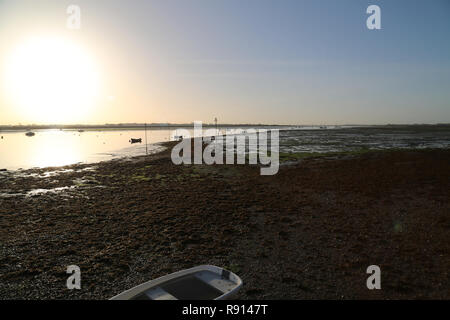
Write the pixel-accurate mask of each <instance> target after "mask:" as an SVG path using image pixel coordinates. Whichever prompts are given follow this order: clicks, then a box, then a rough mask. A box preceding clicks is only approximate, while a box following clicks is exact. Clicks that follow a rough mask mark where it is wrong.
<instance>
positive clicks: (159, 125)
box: [0, 123, 450, 131]
mask: <svg viewBox="0 0 450 320" xmlns="http://www.w3.org/2000/svg"><path fill="white" fill-rule="evenodd" d="M193 126H194V124H193V123H148V124H147V128H150V129H151V128H154V129H165V128H193ZM202 126H203V127H205V128H211V127H212V128H213V127H215V124H214V123H203V124H202ZM217 126H218V127H219V128H224V127H227V128H233V127H236V128H245V127H280V128H282V127H299V128H301V127H325V128H326V127H329V128H331V127H346V126H360V127H372V128H393V129H394V128H395V129H402V128H405V129H406V128H411V127H414V128H416V129H418V128H428V129H438V128H442V127H445V129H448V128H450V123H437V124H384V125H359V124H345V125H279V124H262V123H258V124H249V123H243V124H229V123H221V124H217ZM144 128H145V124H144V123H118V124H108V123H107V124H70V125H61V124H51V125H50V124H49V125H37V124H30V125H0V131H28V130H45V129H57V130H108V129H144Z"/></svg>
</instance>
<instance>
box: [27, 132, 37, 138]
mask: <svg viewBox="0 0 450 320" xmlns="http://www.w3.org/2000/svg"><path fill="white" fill-rule="evenodd" d="M25 135H26V136H27V137H33V136H34V135H35V133H34V132H31V131H28V132H27V133H25Z"/></svg>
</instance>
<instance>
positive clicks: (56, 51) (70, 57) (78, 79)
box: [4, 38, 99, 123]
mask: <svg viewBox="0 0 450 320" xmlns="http://www.w3.org/2000/svg"><path fill="white" fill-rule="evenodd" d="M5 70H6V72H5V79H4V80H5V81H4V83H5V84H6V92H7V93H8V94H9V98H10V100H11V103H12V106H14V108H15V109H14V110H15V112H16V113H17V114H18V115H19V116H20V117H21V118H22V119H28V121H29V122H34V123H67V122H84V121H86V120H88V119H86V118H87V117H88V115H89V111H91V110H92V108H94V105H95V99H96V97H97V96H98V90H99V74H98V71H97V69H96V66H95V64H94V61H93V60H92V58H91V57H90V56H89V54H88V53H87V52H86V51H85V50H83V48H82V47H80V46H77V45H76V44H74V43H72V42H70V41H68V40H66V39H63V38H32V39H28V40H27V41H25V42H23V43H21V44H20V45H19V46H17V47H16V48H15V49H14V50H13V51H12V52H11V54H10V56H9V57H8V58H7V61H6V67H5Z"/></svg>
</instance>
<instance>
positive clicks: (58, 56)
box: [0, 0, 450, 125]
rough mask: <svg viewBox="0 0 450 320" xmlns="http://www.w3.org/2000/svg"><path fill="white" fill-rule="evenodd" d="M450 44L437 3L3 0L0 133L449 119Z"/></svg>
mask: <svg viewBox="0 0 450 320" xmlns="http://www.w3.org/2000/svg"><path fill="white" fill-rule="evenodd" d="M71 4H73V5H77V6H79V8H80V10H81V17H80V22H81V24H80V26H81V28H80V29H78V30H71V29H69V28H67V25H66V22H67V19H68V17H69V14H67V12H66V10H67V7H68V6H69V5H71ZM369 5H378V6H379V7H380V9H381V29H380V30H369V29H368V28H367V26H366V20H367V18H368V17H369V15H370V14H367V13H366V9H367V7H368V6H369ZM449 36H450V1H447V0H432V1H425V0H423V1H418V0H416V1H412V0H410V1H404V0H395V1H376V0H370V1H365V0H342V1H336V0H329V1H327V0H320V1H317V0H282V1H279V0H278V1H275V0H226V1H225V0H177V1H176V0H164V1H162V0H155V1H148V0H147V1H137V0H134V1H115V0H96V1H82V0H71V1H61V0H59V1H56V0H55V1H41V0H33V1H22V0H13V1H11V0H0V63H1V69H0V72H1V73H2V75H1V77H0V81H1V83H0V90H1V91H0V124H3V125H4V124H18V123H21V124H31V123H64V124H68V123H87V124H103V123H130V122H148V123H160V122H163V123H165V122H171V123H187V122H192V121H204V122H207V123H211V122H213V119H214V118H215V117H217V118H218V120H219V122H221V123H265V124H296V125H297V124H386V123H449V122H450V90H449V89H450V41H449V40H448V39H449ZM30 39H38V40H36V41H35V42H30V41H31V40H30ZM49 39H50V40H49ZM52 39H53V40H52ZM54 39H59V40H54ZM27 43H28V44H29V43H33V44H32V45H25V44H27ZM36 43H37V44H36ZM61 43H65V44H66V45H65V46H62V45H60V44H61ZM67 44H70V45H67ZM17 48H19V49H17ZM20 48H22V49H20ZM23 48H25V49H23ZM63 48H66V49H63ZM67 48H69V49H67ZM20 50H22V51H20ZM68 51H70V52H68ZM24 52H25V53H24Z"/></svg>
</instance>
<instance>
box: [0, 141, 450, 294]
mask: <svg viewBox="0 0 450 320" xmlns="http://www.w3.org/2000/svg"><path fill="white" fill-rule="evenodd" d="M166 146H167V149H166V150H165V151H163V152H161V153H158V154H155V155H151V156H148V157H136V158H132V159H129V160H114V161H109V162H101V163H98V164H95V165H81V164H80V165H73V166H68V167H64V168H46V169H33V170H27V171H23V172H20V173H14V174H12V173H5V172H3V173H2V174H1V176H0V298H1V299H14V298H17V299H51V298H57V299H107V298H110V297H112V296H114V295H116V294H118V293H120V292H122V291H123V290H126V289H129V288H131V287H133V286H135V285H138V284H140V283H142V282H144V281H148V280H150V279H153V278H156V277H159V276H162V275H165V274H167V273H171V272H175V271H178V270H180V269H184V268H190V267H192V266H195V265H199V264H214V265H218V266H221V267H225V268H228V269H230V270H232V271H233V272H235V273H237V274H238V275H239V276H240V277H241V278H242V279H243V281H244V286H243V288H242V289H241V291H240V294H239V296H238V297H237V298H241V299H379V298H381V299H418V298H423V299H428V298H429V299H449V298H450V291H449V288H450V275H449V270H450V201H449V200H450V165H449V164H450V150H448V149H441V150H437V149H436V150H420V151H419V150H403V151H400V150H396V151H377V152H368V153H364V154H349V155H345V154H341V155H336V156H324V157H311V158H306V159H299V160H298V161H294V162H292V161H289V162H287V163H284V164H283V165H282V166H281V167H280V171H279V172H278V174H276V175H274V176H261V175H260V174H259V173H260V170H259V167H257V166H249V165H211V166H208V165H179V166H176V165H174V164H173V163H172V161H171V159H170V149H171V146H172V145H171V144H167V145H166ZM69 265H78V266H79V267H80V269H81V290H68V289H67V287H66V279H67V278H68V277H69V275H68V274H67V273H66V269H67V266H69ZM370 265H378V266H379V267H380V268H381V290H368V289H367V287H366V279H367V278H368V277H369V275H368V274H367V273H366V269H367V267H368V266H370Z"/></svg>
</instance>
